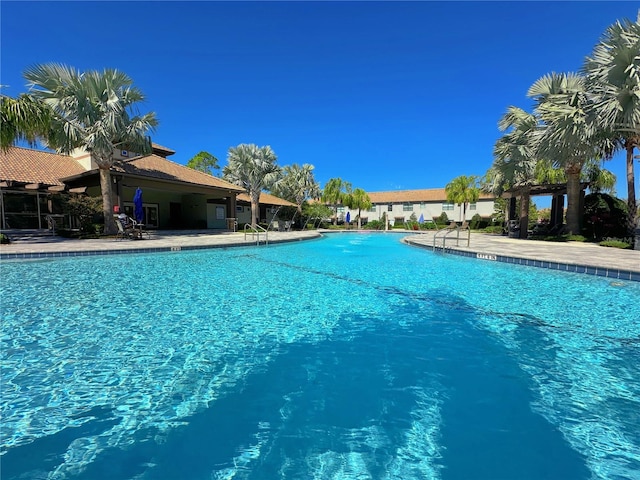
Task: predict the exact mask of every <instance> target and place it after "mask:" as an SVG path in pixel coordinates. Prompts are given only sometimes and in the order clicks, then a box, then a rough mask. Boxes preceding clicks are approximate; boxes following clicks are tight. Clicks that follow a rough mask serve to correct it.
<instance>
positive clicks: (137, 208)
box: [133, 187, 144, 223]
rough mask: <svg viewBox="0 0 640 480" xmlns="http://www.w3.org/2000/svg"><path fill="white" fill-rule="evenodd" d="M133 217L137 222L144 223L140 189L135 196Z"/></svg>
mask: <svg viewBox="0 0 640 480" xmlns="http://www.w3.org/2000/svg"><path fill="white" fill-rule="evenodd" d="M133 216H134V217H135V219H136V222H139V223H142V221H143V220H144V209H143V208H142V189H141V188H140V187H138V188H137V189H136V193H135V195H134V196H133Z"/></svg>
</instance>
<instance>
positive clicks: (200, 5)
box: [0, 0, 640, 204]
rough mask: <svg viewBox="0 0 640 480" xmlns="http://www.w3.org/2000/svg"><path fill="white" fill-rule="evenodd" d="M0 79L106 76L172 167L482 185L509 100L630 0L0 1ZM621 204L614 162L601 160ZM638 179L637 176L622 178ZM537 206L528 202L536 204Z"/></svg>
mask: <svg viewBox="0 0 640 480" xmlns="http://www.w3.org/2000/svg"><path fill="white" fill-rule="evenodd" d="M0 8H1V22H2V23H1V41H2V43H1V45H2V50H1V53H2V57H1V72H0V83H1V84H2V85H8V86H9V87H8V88H3V92H4V93H5V94H7V95H11V96H15V95H17V94H19V93H21V92H23V91H26V86H25V80H24V79H23V78H22V72H23V71H24V69H25V68H26V67H27V66H29V65H31V64H34V63H44V62H59V63H64V64H67V65H71V66H74V67H76V68H77V69H79V70H87V69H100V70H101V69H103V68H106V67H109V68H117V69H120V70H122V71H124V72H126V73H127V74H128V75H129V76H130V77H132V78H133V80H134V82H135V84H136V85H137V86H138V87H139V88H140V89H141V90H142V91H143V92H144V93H145V94H146V96H147V102H146V103H145V104H144V105H143V106H142V109H143V111H154V112H156V114H157V117H158V119H159V121H160V126H159V128H158V130H157V132H156V133H155V134H154V136H153V140H154V141H155V142H156V143H159V144H161V145H164V146H166V147H170V148H172V149H174V150H176V152H177V153H176V154H175V155H173V156H172V157H171V159H172V160H174V161H177V162H179V163H186V162H187V161H188V160H189V159H190V158H191V157H193V156H194V155H195V154H196V153H198V152H199V151H202V150H205V151H208V152H210V153H212V154H213V155H215V156H216V157H218V159H219V160H220V163H221V165H224V164H226V157H227V151H228V149H229V147H231V146H236V145H238V144H240V143H256V144H258V145H271V147H272V148H273V150H274V151H275V153H276V155H277V156H278V163H279V164H280V165H282V166H284V165H288V164H292V163H299V164H302V163H311V164H313V165H315V167H316V170H315V172H316V179H317V180H318V181H319V182H320V183H321V186H324V184H325V182H326V181H327V180H328V179H330V178H332V177H341V178H342V179H344V180H346V181H349V182H351V183H352V184H353V186H354V187H361V188H364V189H365V190H367V191H380V190H397V189H418V188H439V187H444V185H445V184H446V183H448V182H449V181H450V180H451V179H452V178H454V177H456V176H458V175H471V174H474V175H482V174H483V173H484V172H485V171H486V170H487V169H488V168H489V166H490V165H491V162H492V148H493V144H494V142H495V141H496V139H497V138H499V136H500V135H501V134H500V132H499V131H498V129H497V122H498V119H499V118H500V117H501V116H502V114H503V113H504V112H505V111H506V109H507V107H508V106H509V105H516V106H519V107H522V108H525V109H530V107H531V102H530V101H529V99H527V98H526V92H527V89H528V88H529V86H530V85H531V84H532V83H533V82H534V81H535V80H537V79H538V78H539V77H541V76H542V75H544V74H546V73H550V72H552V71H556V72H568V71H577V70H578V69H579V68H580V67H581V65H582V62H583V60H584V57H585V56H586V55H588V54H589V53H590V52H591V51H592V48H593V46H594V45H595V44H596V43H597V41H598V39H599V38H600V36H601V34H602V33H603V32H604V30H605V29H606V28H607V26H609V25H610V24H612V23H613V22H615V20H617V19H621V18H624V17H626V18H631V19H635V18H636V15H637V11H638V4H637V3H636V2H550V1H547V2H205V1H198V2H59V1H56V2H12V1H6V0H3V1H2V3H1V6H0ZM607 166H608V168H610V169H611V170H612V171H614V173H615V174H616V175H617V176H618V187H617V190H618V195H619V196H621V197H624V198H626V183H625V168H624V158H623V157H622V156H620V155H619V156H617V157H616V158H615V159H614V161H612V162H609V163H608V164H607ZM636 183H640V182H636ZM539 204H540V203H539Z"/></svg>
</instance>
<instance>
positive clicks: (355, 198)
mask: <svg viewBox="0 0 640 480" xmlns="http://www.w3.org/2000/svg"><path fill="white" fill-rule="evenodd" d="M345 205H346V206H347V207H349V208H353V209H356V208H357V209H358V229H360V228H361V227H362V223H361V218H360V213H361V211H362V210H368V209H370V208H371V205H372V204H371V199H370V198H369V195H367V192H365V191H364V190H363V189H361V188H356V189H354V190H353V192H351V193H350V194H348V195H347V196H346V197H345Z"/></svg>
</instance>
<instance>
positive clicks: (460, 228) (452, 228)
mask: <svg viewBox="0 0 640 480" xmlns="http://www.w3.org/2000/svg"><path fill="white" fill-rule="evenodd" d="M463 227H464V228H463ZM464 230H466V231H467V247H468V246H469V245H470V243H471V229H469V227H468V226H467V225H465V224H464V223H463V226H460V225H457V224H456V225H453V224H452V225H450V226H448V227H446V228H443V229H442V230H438V231H437V232H436V233H435V235H434V236H433V249H434V250H435V249H436V239H437V238H438V234H439V233H443V232H444V235H442V236H441V237H440V238H442V251H444V249H445V248H446V245H447V237H448V236H449V235H451V234H452V233H453V232H456V246H459V245H460V232H461V231H464Z"/></svg>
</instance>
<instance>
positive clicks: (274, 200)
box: [236, 192, 296, 207]
mask: <svg viewBox="0 0 640 480" xmlns="http://www.w3.org/2000/svg"><path fill="white" fill-rule="evenodd" d="M236 200H237V201H238V202H246V203H251V198H249V195H247V194H246V193H241V194H240V195H238V196H237V197H236ZM260 203H261V204H263V205H282V206H287V207H295V206H296V204H295V203H291V202H289V201H287V200H284V199H283V198H280V197H276V196H275V195H271V194H270V193H265V192H262V193H261V194H260Z"/></svg>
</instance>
